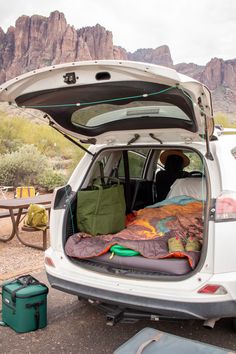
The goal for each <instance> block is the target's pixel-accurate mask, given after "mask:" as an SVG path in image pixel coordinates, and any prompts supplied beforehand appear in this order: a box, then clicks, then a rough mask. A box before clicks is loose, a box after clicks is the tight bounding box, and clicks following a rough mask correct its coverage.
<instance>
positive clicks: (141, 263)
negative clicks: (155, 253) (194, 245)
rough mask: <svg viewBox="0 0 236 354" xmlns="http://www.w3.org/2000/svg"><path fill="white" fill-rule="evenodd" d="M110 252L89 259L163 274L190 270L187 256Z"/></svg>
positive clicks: (182, 273) (179, 273)
mask: <svg viewBox="0 0 236 354" xmlns="http://www.w3.org/2000/svg"><path fill="white" fill-rule="evenodd" d="M111 255H112V254H111V253H110V252H108V253H105V254H103V255H102V256H98V257H94V258H90V259H89V261H91V262H93V263H99V264H103V265H106V266H114V267H119V268H122V269H126V268H127V269H133V270H137V271H148V272H155V273H161V274H165V275H184V274H187V273H189V272H190V271H191V267H190V264H189V262H188V259H187V258H165V259H150V258H145V257H142V256H134V257H122V256H117V255H114V256H113V257H111Z"/></svg>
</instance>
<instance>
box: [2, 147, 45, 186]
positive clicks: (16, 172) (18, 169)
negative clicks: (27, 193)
mask: <svg viewBox="0 0 236 354" xmlns="http://www.w3.org/2000/svg"><path fill="white" fill-rule="evenodd" d="M47 168H48V161H47V158H46V157H45V156H43V155H42V154H41V153H40V152H39V151H38V149H37V148H36V147H35V146H34V145H22V146H21V147H20V148H19V150H18V151H14V152H11V153H7V154H4V155H1V159H0V184H1V185H9V186H11V185H12V186H15V187H16V186H20V185H35V181H36V180H37V176H38V174H39V172H40V173H42V172H43V171H44V170H45V169H47Z"/></svg>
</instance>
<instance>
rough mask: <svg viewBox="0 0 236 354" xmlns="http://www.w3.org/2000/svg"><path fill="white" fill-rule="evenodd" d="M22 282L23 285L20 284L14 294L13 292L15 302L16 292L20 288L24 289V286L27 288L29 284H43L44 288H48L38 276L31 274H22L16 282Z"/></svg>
mask: <svg viewBox="0 0 236 354" xmlns="http://www.w3.org/2000/svg"><path fill="white" fill-rule="evenodd" d="M17 282H18V283H20V284H21V286H19V287H18V288H17V289H15V290H14V291H13V292H12V294H11V298H12V301H13V302H16V293H17V292H18V291H19V290H22V289H24V288H27V286H29V285H41V286H43V287H44V288H45V287H46V288H47V289H48V287H47V286H46V285H45V284H43V283H41V282H39V281H38V280H37V279H36V278H34V277H32V276H31V275H24V276H21V277H19V278H17V279H16V280H15V281H14V283H17Z"/></svg>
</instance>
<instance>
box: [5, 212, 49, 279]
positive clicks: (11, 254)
mask: <svg viewBox="0 0 236 354" xmlns="http://www.w3.org/2000/svg"><path fill="white" fill-rule="evenodd" d="M10 233H11V221H10V218H4V219H1V220H0V236H1V237H3V236H5V235H9V234H10ZM20 235H21V237H22V239H23V240H25V241H27V242H30V243H35V244H36V245H42V232H41V231H40V232H34V233H30V232H22V231H21V232H20ZM48 240H49V231H48ZM43 263H44V252H43V251H41V250H37V249H34V248H32V247H27V246H24V245H23V244H21V243H20V242H19V241H18V239H17V238H16V237H14V238H13V239H12V240H11V241H8V242H1V241H0V282H1V281H3V280H6V279H10V278H14V277H15V276H18V275H21V274H26V273H30V272H32V271H36V270H40V269H43Z"/></svg>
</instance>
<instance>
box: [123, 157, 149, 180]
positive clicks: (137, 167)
mask: <svg viewBox="0 0 236 354" xmlns="http://www.w3.org/2000/svg"><path fill="white" fill-rule="evenodd" d="M128 158H129V169H130V178H138V177H142V174H143V168H144V165H145V161H146V156H145V154H143V153H141V152H137V151H128ZM118 175H119V176H120V177H124V175H125V173H124V161H123V159H121V161H120V164H119V169H118Z"/></svg>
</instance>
